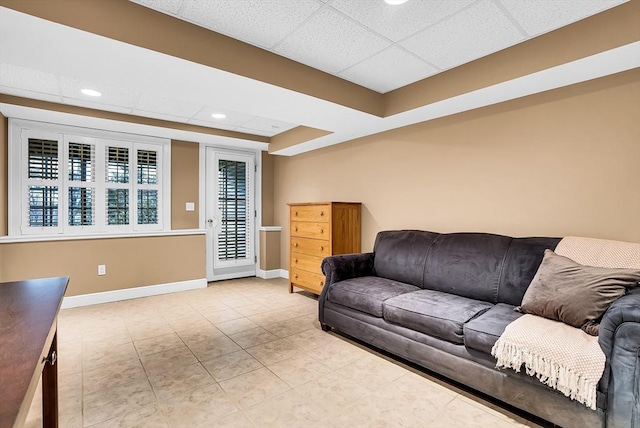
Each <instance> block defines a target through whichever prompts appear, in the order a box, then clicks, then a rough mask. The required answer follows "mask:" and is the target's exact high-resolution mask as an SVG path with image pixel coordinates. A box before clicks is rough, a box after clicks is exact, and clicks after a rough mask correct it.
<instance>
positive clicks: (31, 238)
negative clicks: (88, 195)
mask: <svg viewBox="0 0 640 428" xmlns="http://www.w3.org/2000/svg"><path fill="white" fill-rule="evenodd" d="M205 233H207V231H206V229H182V230H168V231H153V232H129V233H94V234H89V235H69V234H67V235H64V234H59V235H24V236H2V237H0V244H12V243H16V242H44V241H80V240H84V239H120V238H149V237H156V236H186V235H204V234H205Z"/></svg>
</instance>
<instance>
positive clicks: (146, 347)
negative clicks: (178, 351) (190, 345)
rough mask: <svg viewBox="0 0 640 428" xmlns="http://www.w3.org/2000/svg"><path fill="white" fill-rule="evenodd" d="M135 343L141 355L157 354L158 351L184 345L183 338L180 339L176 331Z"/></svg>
mask: <svg viewBox="0 0 640 428" xmlns="http://www.w3.org/2000/svg"><path fill="white" fill-rule="evenodd" d="M133 344H134V345H135V347H136V349H137V350H138V355H140V356H141V357H142V356H146V355H152V354H157V353H158V352H164V351H168V350H170V349H175V348H181V347H183V346H184V343H183V342H182V339H180V338H179V337H178V335H177V334H175V333H171V334H165V335H162V336H156V337H152V338H150V339H144V340H140V341H137V342H133Z"/></svg>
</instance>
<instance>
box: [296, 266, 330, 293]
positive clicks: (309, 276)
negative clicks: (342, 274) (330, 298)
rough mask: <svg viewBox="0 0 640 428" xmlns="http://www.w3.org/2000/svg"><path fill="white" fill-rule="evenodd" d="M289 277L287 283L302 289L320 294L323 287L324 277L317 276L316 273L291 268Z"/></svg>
mask: <svg viewBox="0 0 640 428" xmlns="http://www.w3.org/2000/svg"><path fill="white" fill-rule="evenodd" d="M290 271H291V274H290V275H291V276H290V278H289V281H291V282H292V283H293V284H298V285H300V286H301V287H302V288H306V289H308V290H311V291H314V292H317V293H318V294H320V292H321V291H322V287H323V286H324V275H318V274H317V273H311V272H307V271H304V270H300V269H296V268H291V269H290Z"/></svg>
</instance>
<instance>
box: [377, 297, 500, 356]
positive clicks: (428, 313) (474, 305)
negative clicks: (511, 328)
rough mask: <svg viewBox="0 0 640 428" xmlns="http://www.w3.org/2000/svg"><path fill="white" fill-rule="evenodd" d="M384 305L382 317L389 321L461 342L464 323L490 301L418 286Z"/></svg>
mask: <svg viewBox="0 0 640 428" xmlns="http://www.w3.org/2000/svg"><path fill="white" fill-rule="evenodd" d="M383 306H384V311H383V317H384V319H385V320H386V321H388V322H390V323H393V324H397V325H400V326H402V327H406V328H410V329H412V330H416V331H419V332H421V333H424V334H428V335H429V336H434V337H438V338H440V339H444V340H448V341H449V342H453V343H458V344H462V343H463V336H462V335H463V330H462V327H463V326H464V324H465V323H466V322H468V321H469V320H471V319H473V318H474V317H476V316H478V315H480V314H482V313H483V312H484V311H486V310H488V309H490V308H491V307H493V304H492V303H487V302H482V301H479V300H473V299H468V298H466V297H461V296H456V295H455V294H449V293H443V292H441V291H434V290H418V291H414V292H412V293H405V294H401V295H399V296H396V297H392V298H390V299H388V300H386V301H385V302H384V305H383Z"/></svg>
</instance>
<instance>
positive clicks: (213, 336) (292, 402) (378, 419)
mask: <svg viewBox="0 0 640 428" xmlns="http://www.w3.org/2000/svg"><path fill="white" fill-rule="evenodd" d="M58 336H59V338H58V343H59V345H58V348H59V362H60V363H59V364H60V365H59V367H58V369H59V382H60V426H61V427H62V428H65V427H70V428H71V427H96V428H105V427H287V428H291V427H323V428H331V427H335V428H342V427H385V426H389V427H405V426H407V427H466V428H469V427H492V428H493V427H495V428H501V427H505V428H507V427H514V426H520V427H522V426H530V427H534V426H537V425H535V424H534V423H532V422H530V421H528V420H525V419H522V418H521V417H519V416H516V415H514V414H511V413H509V412H508V411H506V410H504V409H501V408H500V407H497V406H495V405H493V404H491V403H488V402H486V401H484V400H482V399H481V398H478V397H475V396H473V395H471V394H469V393H467V392H465V391H462V390H459V389H457V388H455V387H454V386H451V385H448V384H446V383H444V382H442V381H440V380H438V379H435V378H432V377H430V376H429V375H426V374H424V373H421V372H419V371H416V370H414V369H412V368H411V367H409V366H406V365H404V364H402V363H400V362H397V361H393V360H391V359H389V358H388V357H385V356H384V355H381V354H379V353H377V352H375V351H372V350H369V349H368V348H365V347H363V346H361V345H358V344H356V343H354V342H351V341H349V340H347V339H345V338H343V337H341V336H339V335H337V334H334V333H325V332H323V331H321V330H320V326H319V324H318V321H317V301H316V300H314V299H313V298H312V297H310V296H309V295H306V294H304V293H294V294H289V293H288V292H287V282H286V280H282V279H275V280H262V279H258V278H250V279H240V280H232V281H224V282H218V283H212V284H211V285H210V286H209V287H208V288H206V289H202V290H194V291H187V292H181V293H174V294H167V295H162V296H154V297H147V298H142V299H136V300H128V301H123V302H116V303H108V304H102V305H95V306H87V307H83V308H75V309H67V310H62V311H61V313H60V317H59V333H58ZM39 393H40V392H39V391H38V392H37V393H36V398H35V399H34V402H33V404H32V406H31V411H30V413H29V417H28V419H27V424H26V426H27V427H35V426H39V424H40V423H41V409H40V405H39V395H38V394H39Z"/></svg>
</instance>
